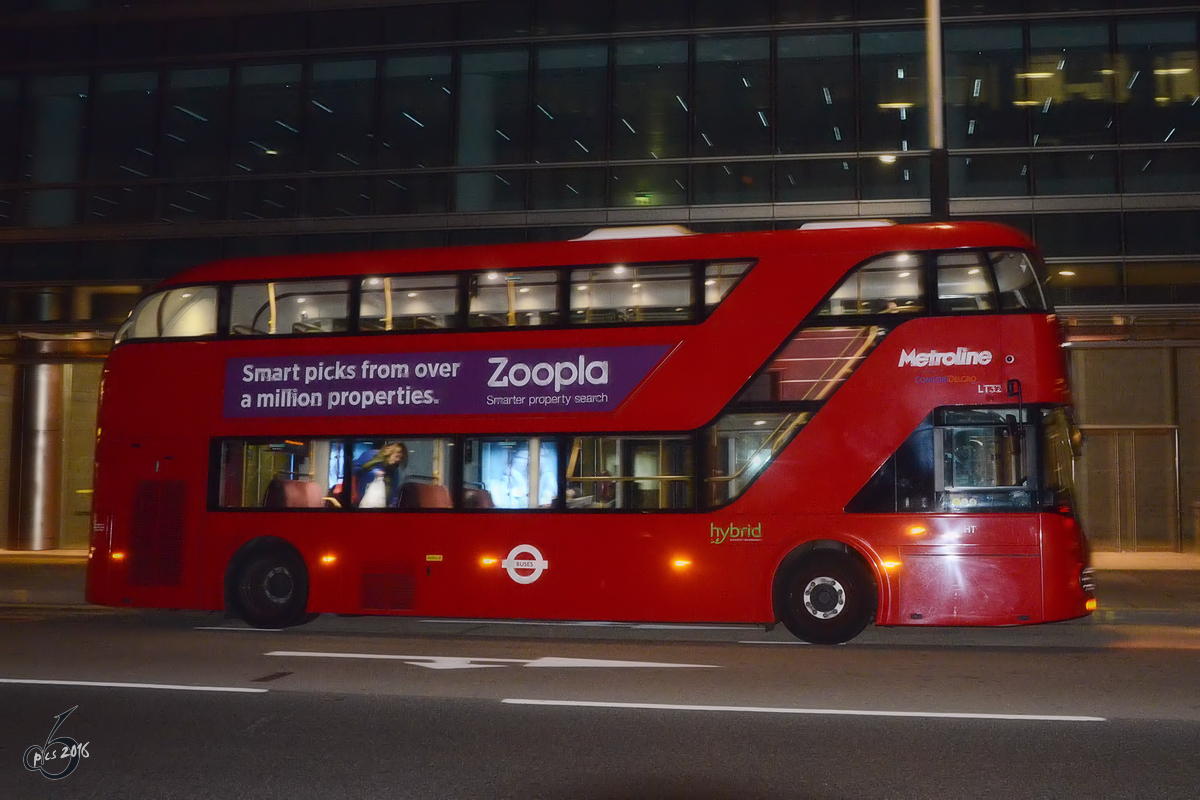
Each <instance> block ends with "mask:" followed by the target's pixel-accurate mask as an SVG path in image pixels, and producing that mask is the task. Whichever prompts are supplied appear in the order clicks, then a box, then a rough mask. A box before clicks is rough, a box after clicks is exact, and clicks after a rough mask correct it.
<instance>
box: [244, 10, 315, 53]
mask: <svg viewBox="0 0 1200 800" xmlns="http://www.w3.org/2000/svg"><path fill="white" fill-rule="evenodd" d="M307 34H308V15H307V14H264V15H259V16H253V17H243V18H242V19H240V20H239V21H238V49H239V50H241V51H242V52H243V53H266V52H272V51H274V52H279V51H282V50H303V49H304V48H305V46H307V45H308V35H307Z"/></svg>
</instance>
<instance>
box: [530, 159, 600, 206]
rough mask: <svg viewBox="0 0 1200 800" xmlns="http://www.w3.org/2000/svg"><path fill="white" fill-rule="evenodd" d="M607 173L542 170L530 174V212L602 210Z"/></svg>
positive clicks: (595, 169)
mask: <svg viewBox="0 0 1200 800" xmlns="http://www.w3.org/2000/svg"><path fill="white" fill-rule="evenodd" d="M604 176H605V172H604V169H603V168H601V167H575V168H572V169H539V170H531V171H530V174H529V205H530V208H550V209H553V208H600V207H602V206H603V205H604V204H605V203H604Z"/></svg>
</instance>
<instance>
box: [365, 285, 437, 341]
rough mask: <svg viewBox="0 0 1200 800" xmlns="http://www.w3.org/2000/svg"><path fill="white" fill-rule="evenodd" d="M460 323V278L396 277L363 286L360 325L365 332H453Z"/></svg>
mask: <svg viewBox="0 0 1200 800" xmlns="http://www.w3.org/2000/svg"><path fill="white" fill-rule="evenodd" d="M457 320H458V276H457V275H393V276H391V277H371V278H365V279H364V280H363V282H362V301H361V306H360V307H359V314H358V324H359V327H360V328H361V329H362V330H364V331H404V330H431V329H437V328H451V327H454V326H455V325H456V324H457Z"/></svg>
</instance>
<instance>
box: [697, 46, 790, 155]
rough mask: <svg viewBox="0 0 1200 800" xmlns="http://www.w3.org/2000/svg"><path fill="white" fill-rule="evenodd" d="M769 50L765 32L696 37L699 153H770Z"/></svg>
mask: <svg viewBox="0 0 1200 800" xmlns="http://www.w3.org/2000/svg"><path fill="white" fill-rule="evenodd" d="M770 51H771V47H770V40H768V39H767V38H766V37H764V36H753V37H740V36H739V37H728V38H725V37H721V38H718V37H700V38H699V39H697V41H696V87H697V91H696V97H695V103H696V108H695V112H696V120H695V129H696V134H695V138H694V139H693V142H692V146H693V149H694V154H695V155H697V156H719V155H748V154H754V153H769V152H771V124H772V120H771V88H770V83H769V78H768V66H769V62H770Z"/></svg>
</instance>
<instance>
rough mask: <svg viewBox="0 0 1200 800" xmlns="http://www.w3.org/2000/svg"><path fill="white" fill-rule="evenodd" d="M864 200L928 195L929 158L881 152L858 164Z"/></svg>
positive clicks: (861, 160)
mask: <svg viewBox="0 0 1200 800" xmlns="http://www.w3.org/2000/svg"><path fill="white" fill-rule="evenodd" d="M858 172H859V179H860V180H861V182H862V199H863V200H892V199H897V198H916V197H929V159H927V158H917V157H914V156H907V157H906V156H900V157H896V156H893V155H882V156H879V157H878V158H863V159H860V160H859V165H858Z"/></svg>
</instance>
